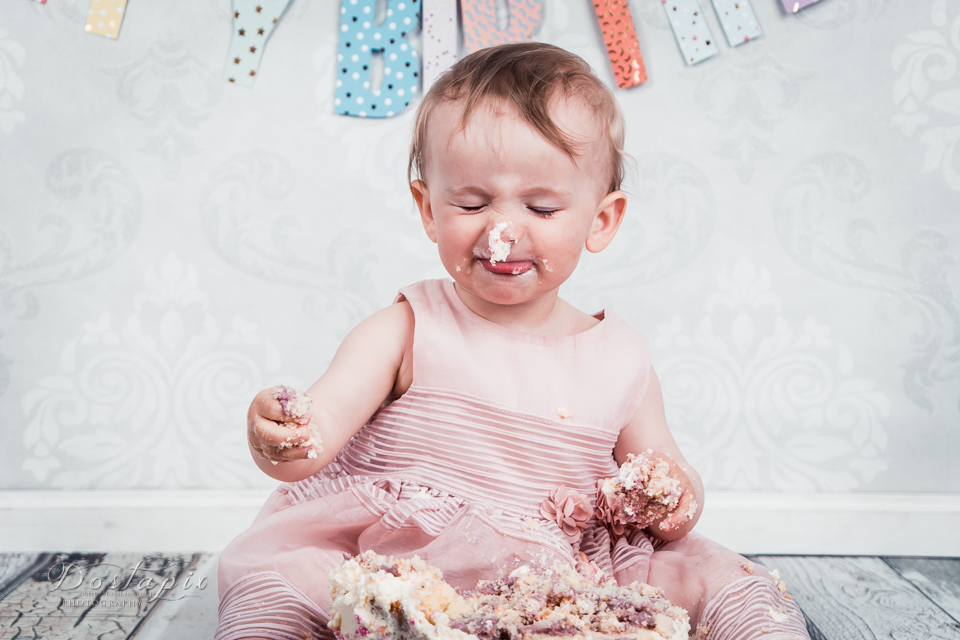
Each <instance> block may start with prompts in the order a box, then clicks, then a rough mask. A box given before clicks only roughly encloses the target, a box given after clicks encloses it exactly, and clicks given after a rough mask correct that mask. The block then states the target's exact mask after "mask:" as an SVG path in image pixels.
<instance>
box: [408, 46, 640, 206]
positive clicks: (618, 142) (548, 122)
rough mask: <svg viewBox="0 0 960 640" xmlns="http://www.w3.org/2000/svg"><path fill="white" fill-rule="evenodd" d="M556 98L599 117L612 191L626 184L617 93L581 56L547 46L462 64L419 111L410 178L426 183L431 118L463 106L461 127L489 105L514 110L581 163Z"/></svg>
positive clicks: (496, 50) (502, 50)
mask: <svg viewBox="0 0 960 640" xmlns="http://www.w3.org/2000/svg"><path fill="white" fill-rule="evenodd" d="M556 97H562V98H573V99H576V100H579V101H581V102H582V103H583V105H584V106H586V107H588V108H589V109H590V110H591V112H593V113H594V114H595V116H596V119H597V120H598V123H599V126H600V127H601V131H603V132H604V134H605V138H606V143H607V154H606V155H607V158H608V162H609V174H610V181H609V184H608V187H609V191H616V190H617V189H619V188H620V185H621V183H622V182H623V173H624V169H623V158H624V153H623V138H624V133H623V130H624V126H623V114H622V113H621V111H620V106H619V105H618V104H617V101H616V99H615V98H614V97H613V93H612V92H611V91H610V89H608V88H607V87H606V85H604V84H603V83H602V82H601V81H600V79H599V78H597V76H595V75H594V74H593V71H592V70H591V69H590V65H588V64H587V63H586V62H585V61H584V60H583V59H582V58H581V57H580V56H577V55H575V54H572V53H570V52H569V51H564V50H563V49H561V48H559V47H555V46H553V45H550V44H546V43H542V42H521V43H514V44H504V45H499V46H496V47H489V48H486V49H481V50H479V51H476V52H474V53H471V54H470V55H468V56H466V57H464V58H463V59H461V60H459V61H458V62H457V63H456V64H454V65H453V66H452V67H451V68H450V69H448V70H447V71H446V72H445V73H444V74H443V75H441V76H440V77H439V78H438V79H437V81H436V82H435V83H434V84H433V86H432V87H431V88H430V90H429V91H428V92H427V94H426V95H425V96H424V98H423V101H422V102H421V103H420V107H419V108H418V109H417V116H416V121H415V122H414V126H413V140H412V142H411V144H410V160H409V163H408V165H407V176H408V178H410V179H411V180H413V179H414V178H415V177H416V178H419V179H423V174H424V173H425V164H426V160H427V159H426V157H425V149H426V145H427V128H428V126H429V123H430V117H431V116H432V115H433V114H434V112H435V111H436V110H437V108H438V107H440V106H441V105H443V104H448V103H453V102H460V103H462V105H463V112H462V114H461V116H460V126H461V127H465V126H466V125H467V123H468V122H469V118H470V114H471V113H472V112H473V110H474V109H475V108H477V106H479V105H482V104H483V103H484V102H486V101H487V100H491V99H493V100H495V101H497V102H499V103H502V104H505V105H508V106H510V107H512V108H513V109H514V110H515V111H516V113H517V114H518V115H519V116H520V117H521V118H522V119H523V120H524V121H526V122H527V123H528V124H530V125H531V126H532V127H534V128H535V129H536V130H537V131H539V132H540V134H541V135H542V136H543V137H544V138H545V139H546V140H547V141H548V142H549V143H550V144H552V145H554V146H555V147H557V148H558V149H560V150H561V151H563V152H564V153H566V154H567V155H568V156H570V157H571V158H573V159H574V160H576V159H577V155H578V153H577V144H576V142H574V141H573V140H571V139H570V137H569V136H568V135H566V134H565V133H564V132H563V131H562V130H561V129H560V127H558V126H557V124H556V123H555V122H554V121H553V119H552V118H551V117H550V106H551V104H552V101H553V100H554V99H555V98H556Z"/></svg>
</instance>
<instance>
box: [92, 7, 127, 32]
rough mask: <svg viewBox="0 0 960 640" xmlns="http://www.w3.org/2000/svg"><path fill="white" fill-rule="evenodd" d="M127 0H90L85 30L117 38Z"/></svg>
mask: <svg viewBox="0 0 960 640" xmlns="http://www.w3.org/2000/svg"><path fill="white" fill-rule="evenodd" d="M126 9H127V0H90V10H89V12H88V13H87V24H85V25H84V26H83V30H84V31H86V32H87V33H92V34H95V35H98V36H104V37H107V38H114V39H116V38H117V37H118V36H119V35H120V25H122V24H123V13H124V11H126Z"/></svg>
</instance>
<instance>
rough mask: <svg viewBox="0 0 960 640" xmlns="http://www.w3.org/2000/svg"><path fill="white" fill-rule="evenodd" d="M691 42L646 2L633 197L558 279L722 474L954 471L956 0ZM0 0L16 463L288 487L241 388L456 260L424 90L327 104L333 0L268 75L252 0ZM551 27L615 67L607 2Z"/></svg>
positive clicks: (954, 478) (120, 476) (306, 14)
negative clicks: (415, 180) (601, 318)
mask: <svg viewBox="0 0 960 640" xmlns="http://www.w3.org/2000/svg"><path fill="white" fill-rule="evenodd" d="M752 4H753V6H754V9H755V11H756V13H757V16H758V18H759V21H760V24H761V26H762V28H763V31H764V35H763V37H762V38H760V39H758V40H756V41H753V42H750V43H747V44H745V45H744V46H741V47H737V48H731V47H729V46H727V45H726V43H725V42H723V40H722V32H721V31H720V27H719V24H718V22H717V20H716V16H715V15H714V14H713V11H712V9H711V8H710V7H709V2H707V1H706V0H701V5H702V6H703V8H704V11H705V13H706V14H707V19H708V21H709V22H710V25H711V28H712V30H713V32H714V34H715V35H716V36H717V38H718V40H720V42H721V46H720V54H719V55H718V56H717V57H715V58H713V59H711V60H708V61H706V62H703V63H702V64H700V65H697V66H695V67H685V66H684V64H683V62H682V60H681V57H680V54H679V52H678V49H677V47H676V44H675V42H674V40H673V35H672V33H671V31H670V28H669V25H668V23H667V20H666V18H665V15H664V13H663V9H662V7H661V3H660V1H659V0H632V2H631V8H632V10H633V13H634V17H635V20H636V22H637V28H638V31H639V37H640V42H641V46H642V48H643V51H644V57H645V61H646V64H647V70H648V72H649V75H650V80H649V81H648V82H647V83H646V84H645V85H643V86H640V87H637V88H633V89H629V90H622V91H621V90H618V91H617V95H618V97H619V99H620V100H621V103H622V105H623V108H624V110H625V112H626V113H627V116H628V121H629V130H628V150H629V151H630V153H631V154H632V155H633V156H634V158H635V167H634V170H633V175H632V176H631V179H630V183H629V192H630V205H629V210H628V220H627V222H626V223H625V225H624V227H623V229H622V233H621V234H620V236H619V237H618V238H617V240H616V241H615V242H614V243H613V245H612V246H611V247H610V249H608V250H607V251H606V252H604V253H603V254H600V255H598V256H592V255H589V256H586V257H585V258H584V261H583V264H582V267H581V270H580V272H579V273H578V275H577V276H576V277H575V278H574V279H573V280H572V281H571V282H570V283H569V285H568V286H567V287H566V290H565V295H566V296H567V297H568V299H570V300H571V301H573V302H574V303H576V304H578V305H580V306H581V307H582V308H585V309H587V310H589V311H595V310H597V309H599V308H601V307H608V308H611V309H614V310H616V311H617V312H619V313H620V314H621V315H623V316H625V317H626V318H627V319H628V320H629V321H630V322H632V323H633V324H634V325H635V326H637V327H638V328H641V329H642V330H643V331H645V332H646V333H647V334H648V335H649V336H650V339H651V343H652V345H653V350H654V359H655V366H656V368H657V370H658V372H659V375H660V377H661V379H662V381H663V385H664V388H665V397H666V402H667V405H668V417H669V419H670V421H671V423H672V425H673V426H674V429H675V432H676V434H677V438H678V440H679V441H680V442H681V445H682V446H683V447H684V449H685V451H686V452H687V455H688V457H689V458H690V459H691V460H692V461H693V462H694V463H695V464H696V465H697V466H698V468H699V469H700V471H701V473H702V474H703V476H704V478H705V479H706V481H707V483H708V485H709V486H710V487H711V488H713V489H731V490H784V491H798V490H815V491H913V492H949V493H957V492H960V470H958V465H957V464H956V460H957V458H958V454H960V428H958V423H960V298H958V295H960V294H958V292H960V263H958V254H960V251H958V250H960V211H958V209H960V206H958V205H960V69H958V60H960V2H958V1H957V0H909V1H908V0H823V2H821V3H820V4H819V5H815V6H813V7H811V8H810V9H808V10H805V11H803V12H800V13H799V14H797V15H787V14H786V13H785V12H784V11H783V10H782V8H781V7H780V3H779V1H778V0H752ZM88 5H89V2H88V0H49V1H48V2H47V3H46V4H45V5H42V4H40V3H39V2H38V1H31V0H3V2H2V3H0V296H2V311H0V314H2V315H0V416H2V420H3V429H2V436H0V437H2V441H0V489H58V488H63V489H66V488H69V489H126V488H137V489H139V488H142V489H147V488H166V489H173V488H244V487H261V486H262V487H265V486H268V485H270V484H272V481H270V480H269V479H267V478H265V477H263V476H262V474H260V473H259V471H257V470H256V468H255V467H254V465H253V464H252V463H251V462H250V460H249V457H248V454H247V452H246V446H245V441H244V416H245V411H246V407H247V404H248V402H249V400H250V398H251V397H252V395H253V394H254V393H255V392H256V391H257V390H259V389H261V388H263V387H265V386H268V385H271V384H274V383H276V382H279V381H284V382H288V383H293V384H298V385H308V384H309V383H311V382H312V381H313V380H314V379H315V378H316V377H317V376H319V375H320V374H321V373H322V371H323V369H324V367H325V365H326V364H327V363H328V362H329V360H330V358H331V357H332V355H333V352H334V350H335V349H336V347H337V345H338V343H339V341H340V340H341V339H342V338H343V336H344V335H345V334H346V332H347V331H348V330H349V329H350V328H351V327H352V326H353V325H354V324H356V323H357V322H358V321H359V320H360V319H361V318H363V317H365V316H366V315H368V314H370V313H371V312H373V311H374V310H376V309H378V308H380V307H382V306H384V305H386V304H388V303H389V302H390V301H391V300H392V298H393V296H394V294H395V292H396V290H397V289H398V288H399V287H401V286H403V285H405V284H407V283H410V282H412V281H415V280H418V279H421V278H428V277H440V276H442V275H444V274H443V272H442V270H441V267H440V265H439V260H438V259H437V258H436V256H435V253H434V248H433V245H431V244H430V243H429V241H428V240H427V239H426V237H425V236H424V234H423V232H422V230H421V228H420V225H419V220H418V217H417V214H416V212H415V209H414V206H413V203H412V200H411V198H410V197H409V195H408V192H407V189H406V186H405V158H406V147H407V143H408V140H409V133H408V132H409V128H410V125H411V120H412V111H411V112H407V113H404V114H402V115H401V116H399V117H395V118H391V119H387V120H361V119H354V118H345V117H339V116H335V115H333V92H334V75H335V69H334V65H335V63H336V54H337V29H338V20H339V3H338V2H330V1H318V0H314V1H310V0H294V1H293V3H292V4H291V6H290V8H289V10H288V12H287V14H286V15H285V16H284V18H283V19H282V20H281V21H280V23H279V24H278V25H277V29H276V31H275V32H274V34H273V36H272V38H271V40H270V41H269V43H268V45H267V49H266V53H265V56H264V59H263V64H262V66H261V68H260V72H259V74H258V78H257V81H256V85H255V86H254V88H253V89H247V88H244V87H239V86H236V85H230V84H228V83H226V82H224V81H223V80H222V79H221V69H222V65H223V62H224V57H225V55H226V51H227V46H228V43H229V39H230V29H231V27H230V15H231V8H230V3H229V0H164V1H163V2H160V1H158V0H131V1H130V3H129V6H128V10H127V13H126V16H125V20H124V23H123V27H122V30H121V32H120V38H119V39H118V40H116V41H112V40H107V39H105V38H101V37H97V36H93V35H90V34H86V33H84V31H83V24H84V22H85V20H86V13H87V6H88ZM545 5H546V6H545V11H544V22H543V24H542V26H541V27H540V29H539V31H538V32H537V34H536V36H535V37H536V38H537V39H539V40H544V41H548V42H552V43H555V44H558V45H561V46H563V47H566V48H568V49H570V50H572V51H574V52H576V53H578V54H580V55H582V56H583V57H584V58H586V59H587V61H589V62H590V63H591V64H592V65H593V66H594V67H595V68H596V69H597V70H598V72H599V73H600V75H601V76H602V77H603V78H604V79H605V80H607V81H608V82H609V83H610V84H611V86H612V85H613V84H614V83H613V78H612V73H611V72H610V70H609V68H608V66H607V61H606V54H605V51H604V48H603V45H602V39H601V36H600V31H599V29H598V28H597V26H596V24H595V21H594V18H593V11H592V7H591V6H590V5H591V3H590V2H589V0H564V1H559V0H547V1H546V2H545Z"/></svg>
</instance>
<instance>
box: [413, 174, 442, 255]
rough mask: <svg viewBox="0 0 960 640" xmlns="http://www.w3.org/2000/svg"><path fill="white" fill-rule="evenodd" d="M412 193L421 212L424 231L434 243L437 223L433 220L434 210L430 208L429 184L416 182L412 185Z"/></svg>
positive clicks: (420, 181) (421, 181)
mask: <svg viewBox="0 0 960 640" xmlns="http://www.w3.org/2000/svg"><path fill="white" fill-rule="evenodd" d="M410 193H412V194H413V199H414V200H415V201H416V202H417V208H418V209H419V210H420V220H421V221H422V222H423V230H424V231H426V232H427V237H428V238H430V240H432V241H433V242H436V241H437V223H436V222H435V221H434V219H433V209H431V208H430V192H429V191H428V190H427V184H426V183H425V182H424V181H423V180H414V181H413V182H411V183H410Z"/></svg>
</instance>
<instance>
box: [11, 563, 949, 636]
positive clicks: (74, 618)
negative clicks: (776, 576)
mask: <svg viewBox="0 0 960 640" xmlns="http://www.w3.org/2000/svg"><path fill="white" fill-rule="evenodd" d="M753 559H754V560H755V561H757V562H759V563H761V564H763V565H765V566H766V567H768V568H769V569H777V570H778V571H779V572H780V576H781V577H782V578H783V580H784V581H785V582H786V584H787V588H788V590H789V593H790V594H791V595H792V597H793V598H794V599H795V600H796V601H797V602H798V603H799V604H800V607H801V608H802V609H803V611H804V614H805V615H806V617H807V623H808V629H809V631H810V636H811V638H812V640H872V639H875V638H885V639H895V640H913V639H926V638H950V639H956V640H960V558H877V557H823V556H757V557H754V558H753ZM161 586H162V587H163V588H160V587H161ZM216 624H217V585H216V556H215V555H214V554H206V553H196V554H189V553H187V554H151V555H142V554H129V553H99V554H91V553H83V554H57V553H45V554H36V553H8V554H0V640H7V639H10V640H12V639H17V640H27V639H30V640H39V639H43V640H87V639H94V638H97V639H104V640H125V639H129V638H136V640H162V639H164V640H165V639H170V638H173V639H175V640H210V638H212V637H213V632H214V630H215V629H216Z"/></svg>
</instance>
